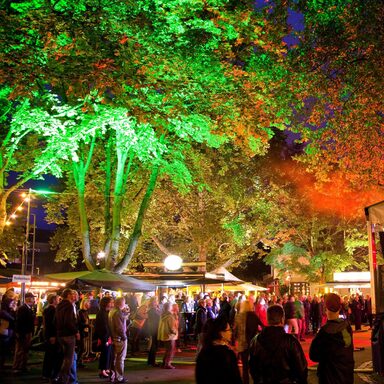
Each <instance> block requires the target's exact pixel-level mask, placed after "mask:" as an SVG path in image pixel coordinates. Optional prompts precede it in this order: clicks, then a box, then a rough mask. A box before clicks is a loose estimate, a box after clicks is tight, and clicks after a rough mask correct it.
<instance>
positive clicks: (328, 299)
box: [324, 292, 341, 313]
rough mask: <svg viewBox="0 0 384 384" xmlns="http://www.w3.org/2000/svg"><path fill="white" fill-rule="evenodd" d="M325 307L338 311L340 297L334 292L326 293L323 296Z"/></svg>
mask: <svg viewBox="0 0 384 384" xmlns="http://www.w3.org/2000/svg"><path fill="white" fill-rule="evenodd" d="M324 302H325V307H326V308H327V309H328V311H331V312H334V313H338V312H339V311H340V308H341V297H340V296H339V295H338V294H336V293H333V292H332V293H328V294H327V295H325V298H324Z"/></svg>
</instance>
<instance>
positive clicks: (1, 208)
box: [0, 87, 55, 237]
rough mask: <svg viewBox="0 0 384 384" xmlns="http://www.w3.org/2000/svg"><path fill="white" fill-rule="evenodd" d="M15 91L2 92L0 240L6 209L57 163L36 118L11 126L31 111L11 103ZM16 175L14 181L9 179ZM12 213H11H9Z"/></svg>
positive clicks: (22, 103) (19, 103) (25, 104)
mask: <svg viewBox="0 0 384 384" xmlns="http://www.w3.org/2000/svg"><path fill="white" fill-rule="evenodd" d="M11 92H12V90H11V89H10V88H8V87H3V88H1V89H0V140H1V145H0V237H1V236H2V235H3V233H4V229H5V226H6V223H7V221H8V219H9V217H8V216H7V209H8V208H9V207H8V203H9V198H10V196H11V194H12V193H14V192H16V191H17V189H19V188H20V187H22V186H23V185H24V184H25V183H26V182H27V181H29V180H31V179H38V178H41V177H42V175H43V174H44V172H45V171H47V170H48V168H49V166H50V165H52V164H53V163H54V161H55V156H54V155H53V153H52V152H51V151H50V148H49V147H48V145H47V141H46V140H45V139H44V129H43V128H42V127H39V123H40V121H39V120H36V119H34V117H35V116H34V115H30V116H29V117H28V121H27V120H26V121H25V122H24V123H23V124H20V125H17V126H16V125H14V124H11V120H12V118H14V119H16V120H17V119H24V120H25V116H26V113H27V111H28V110H29V109H30V104H29V101H28V100H26V99H25V100H23V101H19V100H9V95H10V94H11ZM10 172H13V173H14V177H12V179H11V178H10V177H9V173H10ZM9 210H10V209H9Z"/></svg>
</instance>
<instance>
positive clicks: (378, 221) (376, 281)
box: [365, 201, 384, 375]
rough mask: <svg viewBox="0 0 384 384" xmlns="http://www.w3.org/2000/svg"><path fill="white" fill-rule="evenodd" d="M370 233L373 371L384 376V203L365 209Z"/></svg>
mask: <svg viewBox="0 0 384 384" xmlns="http://www.w3.org/2000/svg"><path fill="white" fill-rule="evenodd" d="M365 216H366V219H367V232H368V248H369V269H370V277H371V290H372V313H373V314H374V315H375V323H374V327H373V330H372V337H371V341H372V362H373V369H374V371H375V372H377V373H379V374H380V375H383V374H384V264H382V263H383V254H384V201H380V202H379V203H376V204H373V205H370V206H369V207H366V208H365Z"/></svg>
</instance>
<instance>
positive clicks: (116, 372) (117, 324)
mask: <svg viewBox="0 0 384 384" xmlns="http://www.w3.org/2000/svg"><path fill="white" fill-rule="evenodd" d="M128 316H129V306H128V305H127V306H126V305H125V299H124V297H118V298H117V299H116V300H115V307H114V308H113V309H111V311H110V312H109V315H108V324H109V329H110V331H111V335H112V345H113V352H114V355H113V374H112V375H111V381H113V380H114V381H115V383H126V382H127V379H126V378H125V377H124V360H125V357H126V355H127V319H128Z"/></svg>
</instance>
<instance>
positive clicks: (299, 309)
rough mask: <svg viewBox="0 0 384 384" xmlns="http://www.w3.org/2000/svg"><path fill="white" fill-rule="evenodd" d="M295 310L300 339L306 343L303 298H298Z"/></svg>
mask: <svg viewBox="0 0 384 384" xmlns="http://www.w3.org/2000/svg"><path fill="white" fill-rule="evenodd" d="M294 304H295V310H296V319H297V327H298V335H297V337H298V339H299V340H300V341H305V338H304V335H305V313H304V305H303V301H302V297H301V296H300V297H299V298H296V300H295V303H294Z"/></svg>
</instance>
